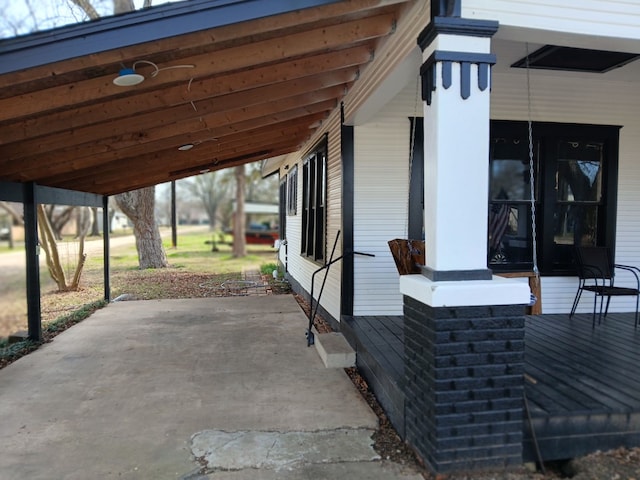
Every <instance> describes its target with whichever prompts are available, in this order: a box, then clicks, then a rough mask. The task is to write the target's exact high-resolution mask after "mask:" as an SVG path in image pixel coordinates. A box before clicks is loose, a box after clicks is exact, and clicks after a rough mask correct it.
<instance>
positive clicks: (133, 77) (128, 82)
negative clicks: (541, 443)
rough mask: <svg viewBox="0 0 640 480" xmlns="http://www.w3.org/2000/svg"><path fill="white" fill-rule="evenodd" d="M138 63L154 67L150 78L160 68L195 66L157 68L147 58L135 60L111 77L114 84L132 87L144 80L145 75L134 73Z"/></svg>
mask: <svg viewBox="0 0 640 480" xmlns="http://www.w3.org/2000/svg"><path fill="white" fill-rule="evenodd" d="M140 63H145V64H147V65H151V66H152V67H153V68H154V69H155V70H154V71H153V72H151V75H150V76H151V77H152V78H153V77H155V76H156V75H158V73H159V72H161V71H162V70H170V69H172V68H195V65H171V66H168V67H164V68H158V65H156V64H155V63H153V62H150V61H149V60H137V61H135V62H134V63H133V66H132V68H126V67H125V66H124V65H123V68H122V69H121V70H120V72H119V73H118V76H117V77H116V78H114V79H113V83H114V85H117V86H119V87H132V86H134V85H138V84H140V83H142V82H144V79H145V77H144V76H143V75H140V74H139V73H136V66H137V65H138V64H140Z"/></svg>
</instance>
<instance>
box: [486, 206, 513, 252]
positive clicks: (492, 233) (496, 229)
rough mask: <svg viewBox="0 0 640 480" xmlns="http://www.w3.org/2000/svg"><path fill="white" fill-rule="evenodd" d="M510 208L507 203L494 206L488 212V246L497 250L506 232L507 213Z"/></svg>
mask: <svg viewBox="0 0 640 480" xmlns="http://www.w3.org/2000/svg"><path fill="white" fill-rule="evenodd" d="M510 210H511V207H509V205H508V204H507V203H501V204H500V205H494V206H493V207H491V210H489V246H490V247H491V248H493V249H497V248H498V247H499V246H500V242H501V241H502V236H503V235H504V232H505V231H506V230H507V224H508V223H509V212H510Z"/></svg>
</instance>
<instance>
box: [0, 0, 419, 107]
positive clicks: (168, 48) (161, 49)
mask: <svg viewBox="0 0 640 480" xmlns="http://www.w3.org/2000/svg"><path fill="white" fill-rule="evenodd" d="M406 2H407V0H346V1H341V2H337V3H333V4H330V5H324V6H320V7H316V8H310V9H304V10H296V11H293V12H289V13H285V14H281V15H278V16H276V17H265V18H261V19H257V20H252V21H249V22H246V23H245V24H244V25H242V26H243V28H238V24H231V25H227V26H223V27H218V28H215V29H210V30H204V31H199V32H193V33H190V34H186V35H181V36H179V37H172V38H167V39H163V40H157V41H153V42H147V43H144V44H139V45H131V46H129V47H126V48H118V49H114V50H109V51H106V52H100V53H99V54H94V55H87V56H82V57H77V58H73V59H69V60H64V61H61V62H57V63H54V64H48V65H43V66H40V67H34V68H30V69H28V70H23V71H18V72H12V73H9V74H6V75H0V91H2V90H3V89H5V88H6V87H12V88H14V89H16V88H17V89H21V90H23V92H21V93H26V92H24V90H25V89H28V88H32V89H35V90H37V89H40V88H42V86H41V85H40V86H36V87H29V84H31V83H37V82H39V81H40V82H42V81H48V82H50V83H51V82H60V81H64V82H66V83H72V82H76V81H78V80H79V79H80V78H82V77H81V76H82V75H85V72H86V71H87V70H88V71H91V70H96V59H97V58H99V59H100V64H101V65H109V66H112V68H113V72H117V70H118V68H119V65H120V64H121V63H126V64H127V65H129V64H130V63H131V62H133V61H135V60H138V59H142V58H145V57H147V56H148V55H149V52H154V55H156V56H162V55H168V54H171V52H173V51H176V50H179V51H190V50H194V49H197V48H200V47H201V46H203V45H210V44H224V43H226V42H229V41H233V40H237V39H238V38H242V37H243V36H244V37H247V36H250V38H255V37H256V36H259V35H265V34H273V32H277V31H282V30H287V29H291V28H305V27H306V26H308V25H310V24H313V23H315V22H326V21H327V20H329V21H330V20H331V19H333V18H343V17H347V18H348V17H349V16H350V15H364V14H370V12H371V11H372V10H377V9H381V8H384V7H389V6H393V5H395V4H401V3H406ZM23 85H25V86H23ZM0 97H2V95H0Z"/></svg>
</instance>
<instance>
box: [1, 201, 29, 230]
mask: <svg viewBox="0 0 640 480" xmlns="http://www.w3.org/2000/svg"><path fill="white" fill-rule="evenodd" d="M0 208H1V209H3V210H4V211H5V212H7V213H8V214H9V216H10V217H11V218H12V219H13V223H14V225H24V218H23V217H22V212H20V211H18V210H17V209H16V208H15V207H14V206H13V205H12V204H11V203H8V202H0Z"/></svg>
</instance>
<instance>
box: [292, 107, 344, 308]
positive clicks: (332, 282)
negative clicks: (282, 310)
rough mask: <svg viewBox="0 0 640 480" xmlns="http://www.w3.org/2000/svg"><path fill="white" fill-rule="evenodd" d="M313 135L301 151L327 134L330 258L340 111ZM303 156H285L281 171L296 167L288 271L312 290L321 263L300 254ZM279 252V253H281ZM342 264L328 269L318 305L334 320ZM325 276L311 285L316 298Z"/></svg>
mask: <svg viewBox="0 0 640 480" xmlns="http://www.w3.org/2000/svg"><path fill="white" fill-rule="evenodd" d="M320 130H321V131H320V132H318V133H317V134H316V135H314V137H313V138H312V139H311V140H310V142H309V143H308V144H307V146H306V148H305V149H302V150H301V151H300V154H301V155H302V154H305V153H306V152H307V151H308V150H309V149H311V148H312V147H313V146H314V145H315V144H316V143H317V142H318V141H320V140H321V139H322V137H323V135H324V133H325V132H328V133H329V137H328V146H327V150H328V156H329V158H328V170H327V207H326V213H327V223H328V225H327V228H326V232H325V233H326V244H327V251H326V258H327V261H328V260H329V256H330V255H331V249H332V247H333V243H334V240H335V237H336V234H337V232H338V230H340V228H341V225H342V173H341V171H342V170H341V169H342V167H341V156H340V114H339V110H336V111H334V112H333V114H332V115H331V116H330V117H329V118H328V119H327V120H326V121H325V124H324V128H322V129H320ZM303 160H304V157H301V156H295V155H291V156H290V157H289V158H287V159H286V160H285V161H284V162H283V165H288V166H289V169H288V170H287V171H284V170H281V174H282V175H284V174H285V173H286V172H289V171H291V169H292V168H293V166H294V165H297V166H298V203H297V206H298V208H297V214H296V215H287V224H286V225H287V226H286V228H287V232H286V238H287V251H288V256H287V270H288V272H289V275H291V276H292V277H293V278H295V280H296V281H297V282H298V283H300V285H301V287H302V288H303V289H304V290H305V291H307V292H308V293H310V292H311V276H312V275H313V272H314V271H315V270H317V269H318V268H319V267H321V266H322V265H320V264H318V263H315V262H313V261H311V260H309V259H307V258H306V257H303V256H302V255H300V250H301V248H300V242H301V238H302V236H301V230H302V161H303ZM281 255H282V253H281ZM340 255H342V242H338V247H337V248H336V252H335V254H334V257H335V258H337V257H338V256H340ZM281 259H282V256H281ZM341 267H342V265H341V263H340V262H337V263H335V264H334V265H333V266H332V267H331V268H330V270H329V276H328V278H327V282H326V285H325V287H324V291H323V293H322V298H321V299H320V304H321V306H322V308H324V309H325V310H326V311H327V312H329V314H330V315H331V316H332V317H333V318H334V319H335V320H339V319H340V281H341V272H342V268H341ZM323 278H324V272H321V273H319V274H318V275H316V281H315V286H314V297H315V298H316V299H317V297H318V293H319V292H320V287H321V286H322V280H323Z"/></svg>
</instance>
